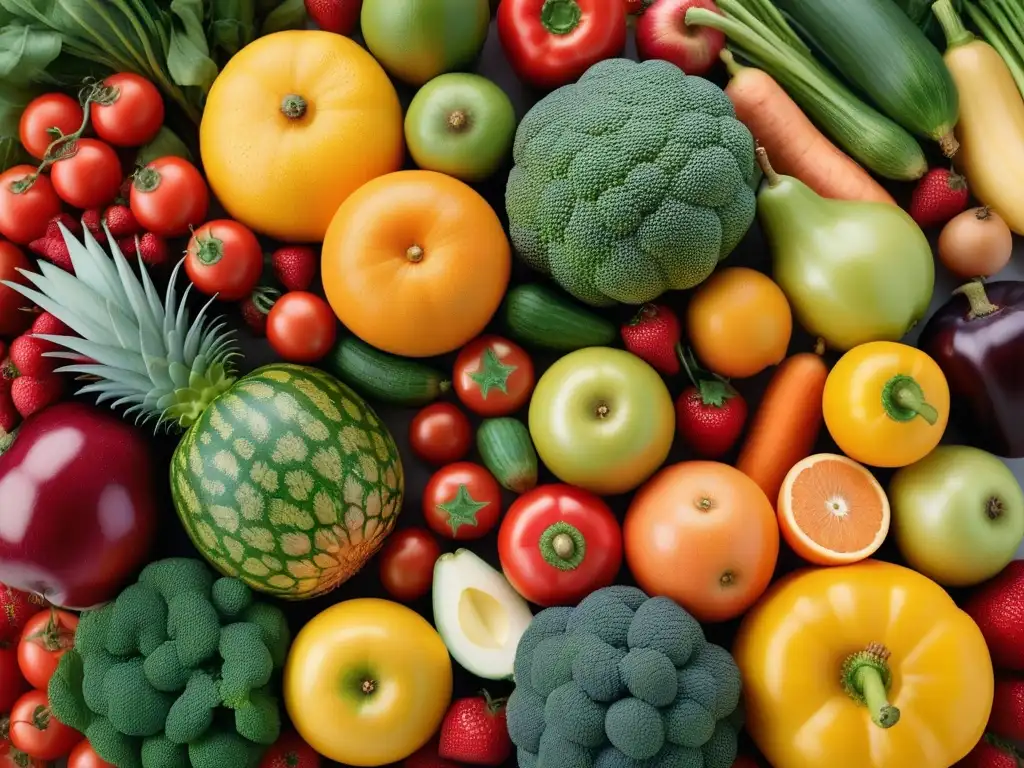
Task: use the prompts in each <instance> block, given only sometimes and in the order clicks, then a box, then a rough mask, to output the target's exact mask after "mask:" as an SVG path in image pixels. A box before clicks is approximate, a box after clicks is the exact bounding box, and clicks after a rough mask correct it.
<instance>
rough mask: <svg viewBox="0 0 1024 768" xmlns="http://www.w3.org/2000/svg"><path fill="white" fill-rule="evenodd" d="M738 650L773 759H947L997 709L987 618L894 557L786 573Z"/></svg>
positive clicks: (789, 765) (750, 701)
mask: <svg viewBox="0 0 1024 768" xmlns="http://www.w3.org/2000/svg"><path fill="white" fill-rule="evenodd" d="M733 655H734V656H735V658H736V663H737V664H738V665H739V667H740V672H741V674H742V677H743V699H744V705H745V710H746V723H747V730H748V731H749V732H750V735H751V736H752V737H753V739H754V741H755V743H756V744H757V746H758V747H759V748H760V749H761V751H762V752H763V753H764V755H765V757H767V758H768V761H769V763H771V765H772V766H774V768H949V766H951V765H953V764H954V763H956V762H957V761H958V760H960V759H962V758H963V757H964V756H965V755H966V754H967V753H968V752H969V751H970V750H971V749H972V748H973V747H974V745H975V744H976V743H977V742H978V740H979V739H980V738H981V736H982V734H983V733H984V730H985V725H986V723H987V722H988V717H989V712H990V710H991V709H992V695H993V687H994V683H993V673H992V662H991V660H990V658H989V653H988V648H987V647H986V645H985V640H984V638H983V637H982V635H981V630H979V629H978V626H977V625H976V624H975V623H974V621H973V620H971V618H970V617H969V616H968V615H967V614H966V613H964V612H963V611H961V610H960V609H959V608H957V606H956V604H955V603H954V602H953V600H952V599H951V598H950V597H949V595H947V594H946V592H945V591H944V590H943V589H942V588H941V587H940V586H939V585H937V584H936V583H935V582H933V581H931V580H930V579H928V578H926V577H925V576H922V575H921V574H919V573H917V572H916V571H912V570H910V569H909V568H904V567H903V566H899V565H893V564H891V563H883V562H880V561H875V560H866V561H863V562H861V563H857V564H856V565H847V566H839V567H836V568H818V569H811V570H804V571H799V572H797V573H794V574H791V575H790V576H787V577H785V578H783V579H781V580H780V581H779V582H778V583H777V584H776V585H775V586H774V587H772V588H771V589H770V590H769V591H768V592H767V593H766V594H765V595H764V597H762V598H761V600H760V601H759V602H758V603H757V604H756V605H755V606H754V608H753V609H752V610H751V611H750V612H749V613H748V614H747V615H746V617H745V618H744V620H743V623H742V624H741V626H740V630H739V634H738V636H737V639H736V643H735V645H734V647H733Z"/></svg>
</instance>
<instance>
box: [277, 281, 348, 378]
mask: <svg viewBox="0 0 1024 768" xmlns="http://www.w3.org/2000/svg"><path fill="white" fill-rule="evenodd" d="M337 337H338V318H337V317H335V315H334V310H333V309H331V305H330V304H328V303H327V302H326V301H324V300H323V299H321V298H320V297H319V296H317V295H316V294H315V293H309V292H308V291H289V292H288V293H286V294H285V295H284V296H282V297H281V298H279V299H278V300H277V301H276V302H274V306H273V307H271V308H270V312H269V313H268V314H267V340H268V341H269V342H270V346H272V347H273V348H274V351H275V352H277V354H279V355H280V356H281V357H282V358H284V359H285V360H288V361H289V362H292V363H315V362H316V361H317V360H319V359H320V358H322V357H323V356H324V355H326V354H327V353H328V352H330V351H331V347H333V346H334V340H335V339H336V338H337Z"/></svg>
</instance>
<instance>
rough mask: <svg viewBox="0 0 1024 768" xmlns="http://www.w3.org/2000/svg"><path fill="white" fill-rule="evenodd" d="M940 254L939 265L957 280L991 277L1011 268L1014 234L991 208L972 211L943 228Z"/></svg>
mask: <svg viewBox="0 0 1024 768" xmlns="http://www.w3.org/2000/svg"><path fill="white" fill-rule="evenodd" d="M938 252H939V261H941V262H942V264H943V266H945V267H946V269H948V270H949V271H950V272H952V273H953V274H954V275H956V276H957V277H960V278H964V279H972V278H975V277H991V276H992V275H994V274H996V273H997V272H999V271H1000V270H1002V269H1003V267H1005V266H1006V265H1007V264H1009V262H1010V255H1011V254H1012V253H1013V233H1012V232H1010V228H1009V227H1008V226H1007V225H1006V222H1005V221H1003V219H1002V217H1001V216H1000V215H999V214H998V213H996V212H995V211H993V210H991V209H990V208H987V207H981V208H971V209H969V210H966V211H964V212H963V213H961V214H958V215H957V216H954V217H953V218H952V219H950V221H949V223H947V224H946V226H945V227H943V228H942V233H941V234H940V235H939V243H938Z"/></svg>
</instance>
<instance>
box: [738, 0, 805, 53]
mask: <svg viewBox="0 0 1024 768" xmlns="http://www.w3.org/2000/svg"><path fill="white" fill-rule="evenodd" d="M736 2H737V3H740V4H742V7H743V8H744V9H745V10H747V11H748V12H749V13H750V14H751V15H752V16H754V17H756V18H757V19H758V20H759V21H760V22H761V23H763V24H764V25H765V26H766V27H767V28H768V29H770V30H771V31H772V32H774V33H775V35H776V36H778V37H779V38H780V39H781V40H782V41H783V42H784V43H785V44H786V45H788V46H789V47H790V48H793V49H794V50H795V51H796V52H797V53H800V54H802V55H804V56H806V57H807V58H808V59H811V58H813V54H812V53H811V49H810V48H809V47H808V46H807V44H806V43H805V42H804V41H803V40H801V39H800V36H799V35H797V33H796V32H794V31H793V28H792V27H791V26H790V25H789V22H787V21H786V17H785V16H783V15H782V14H781V13H780V12H779V9H778V8H776V7H775V6H774V5H773V4H772V3H771V0H736ZM726 4H727V5H729V4H730V3H729V0H726Z"/></svg>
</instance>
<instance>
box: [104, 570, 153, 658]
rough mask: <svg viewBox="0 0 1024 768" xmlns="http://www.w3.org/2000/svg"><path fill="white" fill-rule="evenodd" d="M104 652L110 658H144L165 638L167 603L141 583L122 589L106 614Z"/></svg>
mask: <svg viewBox="0 0 1024 768" xmlns="http://www.w3.org/2000/svg"><path fill="white" fill-rule="evenodd" d="M109 626H110V627H114V628H115V631H113V632H108V634H107V652H108V653H110V654H113V655H114V656H135V655H137V654H141V655H143V656H148V655H149V654H151V653H152V652H153V651H154V650H155V649H156V648H158V647H159V646H160V644H161V643H162V642H163V641H164V640H166V639H167V634H166V630H167V604H166V603H165V602H164V601H163V598H162V597H161V596H160V593H159V592H157V591H156V590H155V589H153V588H152V587H148V586H146V585H145V584H132V585H131V586H129V587H126V588H125V589H124V590H123V591H122V592H121V594H120V595H118V596H117V600H115V601H114V610H113V612H112V613H111V615H110V625H109Z"/></svg>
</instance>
